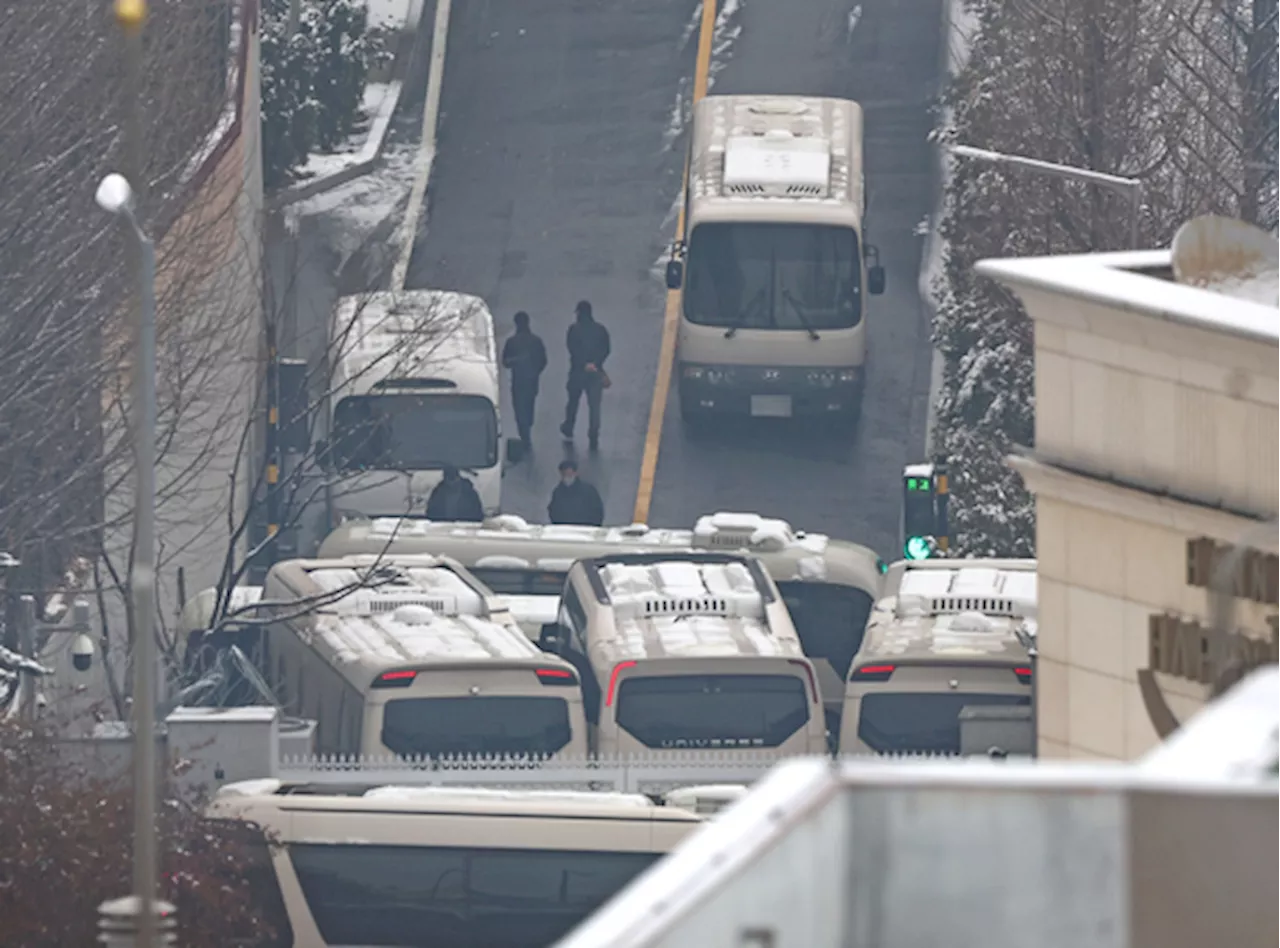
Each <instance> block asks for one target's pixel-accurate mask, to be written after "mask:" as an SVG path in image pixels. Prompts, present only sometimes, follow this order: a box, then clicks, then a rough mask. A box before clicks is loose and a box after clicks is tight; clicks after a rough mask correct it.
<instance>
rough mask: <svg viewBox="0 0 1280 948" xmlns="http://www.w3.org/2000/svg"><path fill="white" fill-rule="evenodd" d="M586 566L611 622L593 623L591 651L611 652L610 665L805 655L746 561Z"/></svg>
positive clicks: (599, 563) (593, 562)
mask: <svg viewBox="0 0 1280 948" xmlns="http://www.w3.org/2000/svg"><path fill="white" fill-rule="evenodd" d="M627 559H628V560H630V559H632V558H630V557H628V558H627ZM582 565H583V568H584V569H585V570H586V572H587V574H588V580H589V581H590V582H591V584H592V586H593V588H595V589H596V592H597V595H599V593H600V592H601V591H603V593H604V596H603V597H599V599H598V601H597V604H596V608H601V609H604V610H607V611H608V612H609V613H610V614H611V617H612V622H608V623H591V632H590V636H591V647H592V649H597V648H598V649H601V650H604V651H607V652H608V653H609V656H610V661H611V662H616V661H618V660H626V659H642V658H718V657H725V656H739V655H759V656H763V657H787V658H791V657H801V656H802V655H803V652H802V651H801V648H800V641H799V639H798V638H797V637H796V635H795V632H794V630H793V629H791V628H789V627H788V628H786V629H774V628H773V627H772V626H771V625H770V621H769V616H768V613H767V610H766V606H767V600H766V596H772V595H773V593H772V591H771V590H769V589H768V588H767V587H762V585H761V584H760V583H759V582H757V579H756V576H754V575H753V574H752V572H751V570H750V569H749V568H748V565H747V562H746V560H745V558H744V559H743V560H741V561H738V560H732V561H729V562H697V561H692V560H683V559H680V558H679V556H678V554H673V555H672V556H671V558H670V559H662V560H658V561H654V562H627V561H624V562H617V561H616V560H615V559H613V558H605V559H598V560H586V561H584V563H583V564H582ZM597 582H598V583H599V586H598V587H597V586H596V583H597ZM589 608H590V607H589Z"/></svg>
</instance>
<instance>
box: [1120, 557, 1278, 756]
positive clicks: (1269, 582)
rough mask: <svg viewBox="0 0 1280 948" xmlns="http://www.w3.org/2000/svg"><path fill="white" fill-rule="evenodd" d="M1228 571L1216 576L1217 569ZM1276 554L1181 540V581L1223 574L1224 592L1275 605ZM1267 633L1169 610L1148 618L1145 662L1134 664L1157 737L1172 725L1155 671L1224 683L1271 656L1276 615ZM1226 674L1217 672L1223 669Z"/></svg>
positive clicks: (1206, 583) (1206, 585) (1210, 580)
mask: <svg viewBox="0 0 1280 948" xmlns="http://www.w3.org/2000/svg"><path fill="white" fill-rule="evenodd" d="M1228 569H1229V573H1228V574H1227V575H1226V576H1225V577H1222V578H1219V577H1218V573H1219V571H1220V570H1228ZM1278 575H1280V558H1278V557H1277V556H1276V554H1274V553H1264V552H1262V551H1260V550H1254V549H1249V548H1247V547H1244V548H1241V547H1235V546H1232V545H1231V544H1228V543H1219V542H1218V541H1216V540H1214V539H1212V538H1210V537H1198V538H1196V539H1193V540H1188V541H1187V576H1186V579H1187V585H1188V586H1194V587H1197V588H1199V589H1211V588H1212V587H1213V584H1214V582H1215V581H1218V582H1221V581H1222V579H1225V580H1226V581H1227V582H1226V586H1227V588H1226V589H1225V590H1224V592H1227V593H1228V594H1230V595H1232V596H1234V597H1235V598H1238V599H1247V600H1250V601H1252V602H1258V603H1262V604H1264V605H1271V606H1274V605H1277V599H1280V595H1278V593H1280V579H1278ZM1267 625H1268V626H1269V628H1270V630H1271V634H1270V636H1269V637H1267V638H1257V637H1253V636H1249V635H1245V634H1243V633H1242V632H1238V631H1234V632H1229V633H1223V632H1221V631H1219V630H1217V629H1214V628H1210V627H1207V626H1205V625H1203V624H1201V623H1200V622H1198V621H1196V620H1194V619H1185V618H1183V617H1181V616H1177V615H1173V614H1171V613H1164V614H1161V615H1153V616H1151V617H1150V618H1149V619H1148V632H1147V665H1148V667H1146V668H1140V669H1138V689H1139V691H1140V692H1141V693H1142V703H1143V705H1144V706H1145V707H1146V709H1147V716H1148V717H1149V718H1150V720H1151V726H1152V727H1153V728H1154V729H1155V732H1156V734H1157V735H1159V737H1160V738H1161V740H1163V739H1165V738H1167V737H1168V736H1169V735H1170V734H1172V733H1173V732H1174V731H1176V730H1177V729H1178V727H1179V726H1180V722H1179V721H1178V719H1177V718H1176V717H1175V716H1174V714H1173V711H1172V709H1170V707H1169V702H1168V701H1167V700H1166V699H1165V696H1164V692H1163V691H1162V690H1161V688H1160V684H1159V682H1157V681H1156V672H1161V673H1163V674H1166V675H1172V676H1175V677H1178V678H1183V679H1186V680H1188V681H1195V682H1199V683H1200V684H1204V685H1210V686H1227V685H1229V684H1230V682H1231V681H1232V680H1233V679H1234V678H1235V677H1236V673H1237V672H1239V671H1245V670H1251V669H1253V668H1256V667H1257V666H1259V665H1266V664H1271V663H1274V662H1275V661H1276V652H1277V649H1276V642H1277V638H1278V637H1280V636H1278V635H1277V633H1278V631H1280V618H1278V617H1277V616H1268V617H1267ZM1228 669H1230V670H1231V674H1228V675H1226V676H1225V677H1224V676H1223V672H1224V671H1225V670H1228Z"/></svg>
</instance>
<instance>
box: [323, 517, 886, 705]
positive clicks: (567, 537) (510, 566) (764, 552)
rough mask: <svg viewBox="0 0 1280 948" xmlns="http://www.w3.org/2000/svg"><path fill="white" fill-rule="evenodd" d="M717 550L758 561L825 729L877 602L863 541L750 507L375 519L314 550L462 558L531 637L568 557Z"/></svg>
mask: <svg viewBox="0 0 1280 948" xmlns="http://www.w3.org/2000/svg"><path fill="white" fill-rule="evenodd" d="M676 550H715V551H729V552H732V551H738V552H743V553H750V554H751V555H753V556H756V557H758V558H759V559H760V562H761V563H763V564H764V567H765V569H766V570H767V571H768V573H769V576H770V577H771V578H772V579H773V581H774V582H775V583H776V584H777V586H778V589H779V590H780V591H781V593H782V598H783V600H784V601H785V602H786V605H787V611H788V612H789V613H790V615H791V621H792V623H793V625H794V626H795V629H796V631H797V633H798V634H799V635H800V642H801V644H802V645H803V646H804V652H805V654H806V655H807V656H809V658H811V659H812V660H813V661H814V666H815V670H816V672H817V674H818V676H819V678H820V679H821V681H822V686H823V688H822V690H823V694H824V696H826V695H830V696H833V702H832V704H830V705H829V707H828V710H829V711H830V712H831V714H830V716H829V717H830V720H829V722H828V723H829V725H830V726H831V727H832V728H833V729H834V728H835V727H837V726H838V725H839V720H840V705H841V699H842V695H843V682H844V679H845V677H846V676H847V675H848V673H849V663H850V662H851V661H852V660H853V654H854V653H855V652H856V651H857V650H858V646H859V645H860V644H861V642H862V635H863V630H864V628H865V626H866V623H867V616H868V615H869V614H870V612H871V606H872V603H874V602H875V601H876V600H877V599H879V598H880V587H881V582H882V578H883V576H882V571H883V569H884V568H885V566H884V563H883V562H882V561H881V560H880V558H879V557H878V556H876V554H875V552H874V551H872V550H871V549H869V548H868V547H865V546H861V545H859V544H857V543H850V542H849V541H847V540H836V539H833V538H831V537H828V536H826V535H825V534H821V533H807V532H805V531H803V530H795V529H792V527H791V524H789V523H787V522H786V521H785V520H775V519H771V518H768V517H761V516H760V515H759V514H754V513H731V512H720V513H715V514H708V515H706V516H703V517H699V518H698V521H697V523H695V524H694V526H693V529H692V530H668V529H657V528H650V527H647V526H645V525H644V524H632V525H630V526H626V527H571V526H558V525H552V526H545V525H538V524H529V523H526V522H525V521H524V520H522V519H521V518H519V517H515V516H511V515H503V516H501V517H494V518H491V519H489V520H488V521H486V522H485V523H483V524H471V523H433V522H431V521H430V520H423V519H419V518H389V517H388V518H380V519H376V520H372V521H352V522H350V523H347V524H344V525H343V526H341V527H339V528H338V529H336V530H334V531H333V533H331V534H330V535H329V537H328V538H327V539H326V540H325V541H324V543H323V544H321V546H320V555H321V556H345V555H347V554H351V553H366V554H376V553H379V552H382V551H386V552H389V553H396V554H399V553H434V554H439V555H443V556H450V557H452V558H454V559H456V560H458V561H459V562H461V563H462V564H464V565H465V566H466V567H467V568H468V569H469V570H471V572H472V573H473V574H474V575H475V576H476V577H477V578H478V579H479V580H480V581H481V582H483V583H484V584H485V585H486V586H488V587H489V588H490V589H492V590H493V591H494V592H496V593H498V594H499V595H500V596H501V597H502V598H503V599H504V600H505V601H506V602H507V604H508V606H509V607H510V608H511V611H512V614H513V615H514V616H515V617H516V620H517V621H518V622H519V623H520V625H521V627H522V628H523V629H524V630H525V632H526V633H527V634H528V635H529V637H530V638H531V639H533V640H534V641H537V640H538V638H539V636H540V633H541V631H542V628H543V626H545V625H550V624H552V623H554V622H555V621H556V616H557V615H558V614H559V608H560V592H561V590H562V589H563V587H564V579H565V574H566V573H567V572H568V570H569V567H570V565H572V563H573V562H574V560H578V559H583V558H586V557H595V556H608V555H611V554H613V553H646V552H660V551H667V552H672V551H676Z"/></svg>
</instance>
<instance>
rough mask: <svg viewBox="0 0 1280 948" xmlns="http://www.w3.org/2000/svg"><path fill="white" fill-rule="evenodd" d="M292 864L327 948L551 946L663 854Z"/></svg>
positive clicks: (296, 859) (378, 857) (337, 856)
mask: <svg viewBox="0 0 1280 948" xmlns="http://www.w3.org/2000/svg"><path fill="white" fill-rule="evenodd" d="M459 819H465V817H460V818H459ZM459 832H460V831H459ZM548 832H552V831H551V830H548ZM289 858H290V861H291V862H292V863H293V868H294V871H295V872H296V873H297V874H298V883H299V885H300V886H301V887H302V894H303V897H304V898H305V899H306V901H307V908H309V909H310V910H311V916H312V917H313V918H314V919H315V922H316V927H317V928H319V929H320V935H321V937H322V938H323V939H324V943H325V944H327V945H431V946H432V948H481V946H483V948H545V946H546V945H550V944H552V943H554V942H555V941H556V940H557V939H559V938H560V937H562V936H563V935H565V934H567V933H568V932H569V930H570V929H572V928H573V927H574V926H575V925H577V924H578V923H579V922H581V921H582V920H583V919H584V918H586V917H587V916H588V915H590V914H591V913H592V912H594V911H595V910H596V909H597V908H598V907H599V906H600V905H602V904H603V903H604V902H606V901H608V899H609V898H610V897H611V896H612V895H614V893H616V892H618V891H619V890H620V889H621V888H622V887H623V886H625V885H626V884H627V883H628V882H630V881H631V880H632V879H633V878H635V877H636V876H637V875H639V874H640V873H641V872H642V871H643V870H645V869H647V868H648V867H649V866H651V865H652V864H653V863H655V862H656V861H657V860H658V859H659V858H660V854H659V853H646V852H609V851H607V850H600V851H574V850H558V849H491V848H483V847H454V846H411V845H404V846H366V845H355V844H350V843H336V844H331V843H324V844H320V843H291V844H289Z"/></svg>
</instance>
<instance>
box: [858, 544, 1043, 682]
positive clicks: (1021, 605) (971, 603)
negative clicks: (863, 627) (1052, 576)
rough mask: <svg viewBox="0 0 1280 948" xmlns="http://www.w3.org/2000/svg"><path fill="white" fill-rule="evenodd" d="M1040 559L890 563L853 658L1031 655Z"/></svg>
mask: <svg viewBox="0 0 1280 948" xmlns="http://www.w3.org/2000/svg"><path fill="white" fill-rule="evenodd" d="M1035 567H1036V561H1035V560H981V559H969V560H946V559H944V560H923V561H903V562H900V563H895V564H893V566H891V567H890V568H889V573H888V575H887V576H886V587H887V589H889V590H894V592H892V593H891V594H889V595H886V596H885V597H884V598H883V599H881V600H880V601H879V602H877V603H876V605H875V608H874V609H873V610H872V613H871V617H870V619H869V621H868V623H867V631H866V635H865V637H864V639H863V643H862V647H861V649H859V651H858V656H857V658H856V659H855V664H864V663H866V662H868V661H876V660H879V659H894V660H899V661H901V660H907V661H910V660H913V659H914V660H919V661H928V662H947V661H952V662H957V663H962V662H965V661H974V660H981V661H997V662H998V661H1005V660H1007V661H1010V662H1020V661H1025V660H1026V658H1027V649H1026V645H1025V644H1024V643H1023V641H1022V639H1021V638H1020V637H1019V635H1018V632H1019V631H1021V632H1022V633H1023V634H1024V635H1026V636H1028V637H1030V638H1034V636H1035V633H1036V573H1035Z"/></svg>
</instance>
